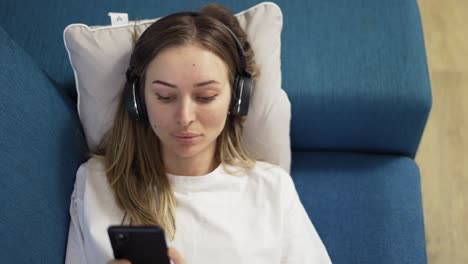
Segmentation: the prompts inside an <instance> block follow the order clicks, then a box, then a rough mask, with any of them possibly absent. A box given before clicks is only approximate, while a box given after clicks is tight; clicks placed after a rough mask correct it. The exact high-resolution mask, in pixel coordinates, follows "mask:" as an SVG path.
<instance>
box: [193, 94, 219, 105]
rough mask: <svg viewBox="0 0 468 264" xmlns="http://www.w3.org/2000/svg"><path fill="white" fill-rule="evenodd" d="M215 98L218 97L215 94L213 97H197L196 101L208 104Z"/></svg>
mask: <svg viewBox="0 0 468 264" xmlns="http://www.w3.org/2000/svg"><path fill="white" fill-rule="evenodd" d="M216 96H218V95H217V94H215V95H213V96H199V97H197V98H198V100H200V101H201V102H202V103H209V102H211V101H213V100H214V99H216Z"/></svg>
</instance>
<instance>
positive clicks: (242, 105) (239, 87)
mask: <svg viewBox="0 0 468 264" xmlns="http://www.w3.org/2000/svg"><path fill="white" fill-rule="evenodd" d="M232 88H233V95H232V98H231V105H230V107H229V112H230V114H231V115H234V116H246V115H247V113H248V112H249V103H250V96H251V93H252V88H253V80H252V78H251V77H248V76H242V75H236V77H235V78H234V85H233V86H232Z"/></svg>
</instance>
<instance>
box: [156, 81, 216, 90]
mask: <svg viewBox="0 0 468 264" xmlns="http://www.w3.org/2000/svg"><path fill="white" fill-rule="evenodd" d="M153 83H158V84H162V85H165V86H167V87H171V88H177V85H175V84H172V83H168V82H165V81H161V80H155V81H153ZM213 83H214V84H220V83H219V82H218V81H215V80H209V81H204V82H199V83H196V84H194V85H193V87H202V86H205V85H209V84H213Z"/></svg>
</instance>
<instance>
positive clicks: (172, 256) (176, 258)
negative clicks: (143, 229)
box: [107, 247, 187, 264]
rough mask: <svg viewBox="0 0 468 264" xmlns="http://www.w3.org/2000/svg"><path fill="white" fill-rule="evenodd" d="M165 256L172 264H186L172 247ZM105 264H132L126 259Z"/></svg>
mask: <svg viewBox="0 0 468 264" xmlns="http://www.w3.org/2000/svg"><path fill="white" fill-rule="evenodd" d="M167 255H168V256H169V258H170V259H171V260H172V261H173V262H174V264H187V262H185V260H184V258H183V257H182V255H180V253H179V251H177V249H175V248H173V247H168V249H167ZM107 264H132V263H131V262H130V261H128V260H126V259H114V260H111V261H109V262H108V263H107Z"/></svg>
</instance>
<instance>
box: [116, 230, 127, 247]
mask: <svg viewBox="0 0 468 264" xmlns="http://www.w3.org/2000/svg"><path fill="white" fill-rule="evenodd" d="M115 240H116V242H117V244H118V245H123V244H125V242H126V241H127V240H128V236H127V234H124V233H118V234H116V235H115Z"/></svg>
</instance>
